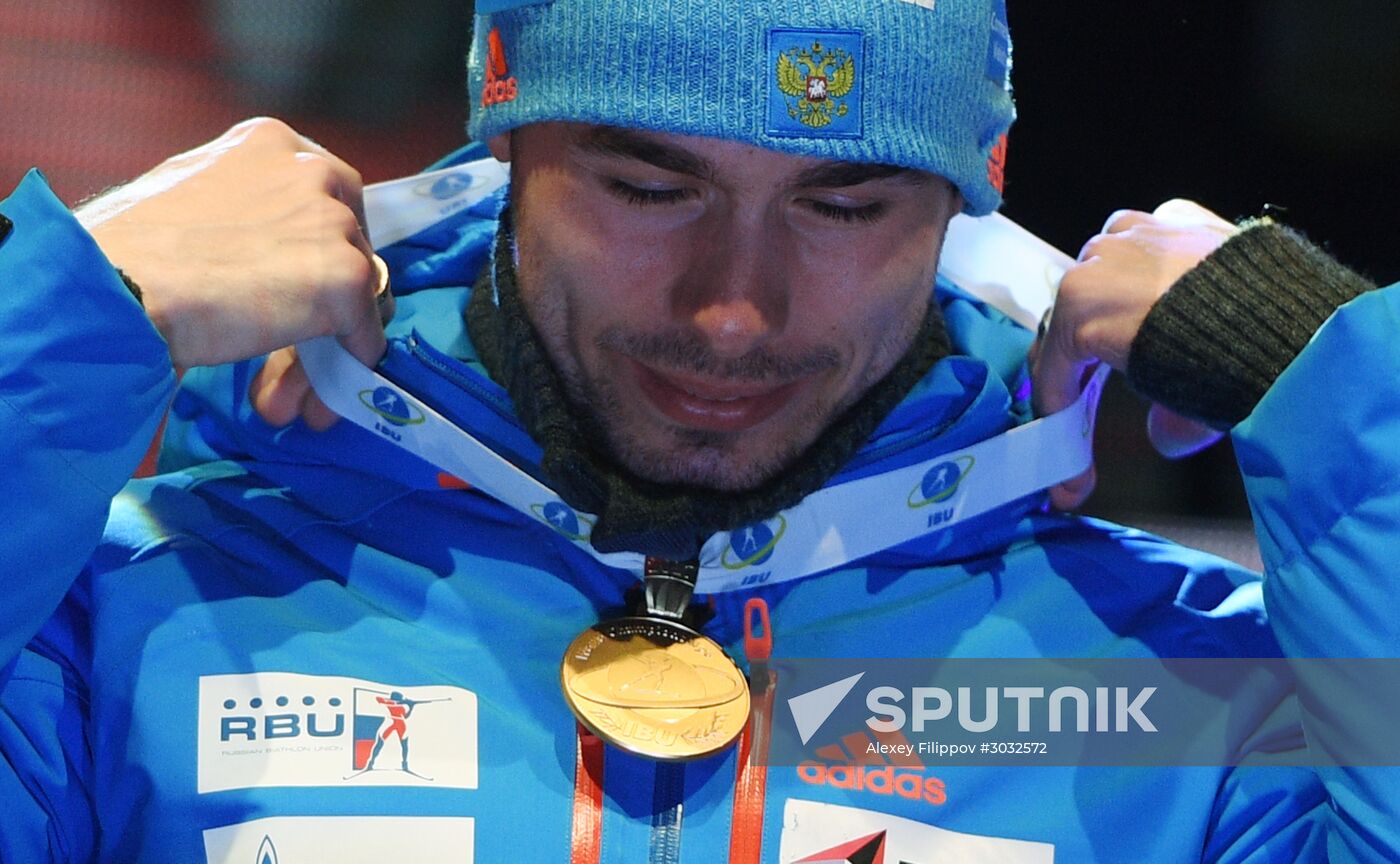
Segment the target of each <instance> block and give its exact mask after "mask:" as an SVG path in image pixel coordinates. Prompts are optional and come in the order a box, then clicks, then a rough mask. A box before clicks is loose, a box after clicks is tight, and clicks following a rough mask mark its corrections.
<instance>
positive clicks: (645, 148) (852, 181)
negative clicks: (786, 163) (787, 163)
mask: <svg viewBox="0 0 1400 864" xmlns="http://www.w3.org/2000/svg"><path fill="white" fill-rule="evenodd" d="M574 148H575V149H576V150H578V151H580V152H583V153H588V154H591V155H594V156H602V157H604V158H609V159H635V160H637V161H639V162H645V163H647V164H648V165H653V166H655V167H657V168H660V169H662V170H663V171H671V172H673V173H676V174H684V175H687V176H689V177H696V178H698V179H701V180H706V181H710V180H713V179H714V177H715V167H714V165H713V164H711V163H710V161H709V160H708V159H705V158H703V157H701V156H697V155H695V154H694V153H691V152H689V151H687V150H684V149H682V148H680V147H673V146H671V145H669V144H666V143H664V142H661V141H657V140H656V139H654V138H650V137H647V136H646V135H642V134H639V133H636V132H633V131H632V130H629V129H621V128H618V127H616V126H599V127H597V128H594V129H590V130H588V131H587V132H585V133H584V134H583V135H581V136H580V137H579V138H578V139H577V140H576V141H575V142H574ZM872 180H894V181H896V182H899V183H903V184H908V185H911V186H927V185H930V184H931V183H932V182H933V175H931V174H928V173H927V172H924V171H919V170H916V169H913V168H901V167H899V166H898V165H884V164H879V163H866V162H838V161H831V162H823V163H821V164H819V165H813V166H812V167H810V168H805V169H803V170H802V171H800V172H798V173H797V174H796V175H795V176H794V177H793V178H792V179H791V181H789V183H788V185H789V186H790V187H792V188H794V189H840V188H844V187H847V186H859V185H860V184H862V183H868V182H870V181H872Z"/></svg>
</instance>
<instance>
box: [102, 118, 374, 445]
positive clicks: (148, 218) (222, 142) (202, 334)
mask: <svg viewBox="0 0 1400 864" xmlns="http://www.w3.org/2000/svg"><path fill="white" fill-rule="evenodd" d="M361 195H362V183H361V179H360V175H359V173H358V172H356V171H355V169H353V168H351V167H350V166H349V165H347V164H346V163H345V162H343V161H341V160H340V159H339V158H337V157H335V156H334V155H332V154H331V153H329V152H327V151H326V150H325V149H324V148H322V147H320V146H319V145H317V144H316V143H315V142H312V141H310V140H308V139H307V138H304V137H302V136H301V135H299V134H297V133H296V132H295V131H294V130H292V129H291V128H290V127H288V126H287V125H286V124H284V123H282V122H280V121H277V120H271V119H267V118H260V119H255V120H248V121H246V122H244V123H240V124H239V125H237V126H235V127H233V128H232V129H230V130H229V131H228V132H226V133H224V134H223V135H222V136H220V137H219V138H217V139H215V140H214V141H211V142H209V143H208V144H205V145H204V146H202V147H198V148H196V149H194V150H191V151H189V152H188V153H184V154H181V155H179V156H175V157H173V158H171V159H168V160H167V161H165V162H164V163H162V164H161V165H159V166H157V167H156V168H155V169H153V170H152V171H150V172H149V173H147V174H145V175H143V176H142V177H140V178H138V179H137V180H135V181H133V182H132V183H129V184H127V185H125V186H122V187H120V188H117V189H115V190H113V191H111V192H108V193H106V194H104V195H102V196H101V197H99V198H97V199H96V200H94V201H92V202H90V203H89V204H87V205H85V206H84V207H82V208H81V209H80V210H79V211H78V214H77V215H78V218H79V220H80V221H81V222H82V223H83V225H84V227H86V228H87V229H88V230H89V232H90V233H91V234H92V236H93V237H94V238H95V239H96V241H97V243H98V245H99V246H100V247H101V248H102V251H103V252H104V253H105V254H106V255H107V257H108V259H110V260H111V261H112V263H113V264H114V265H116V266H118V267H120V268H122V270H123V271H125V272H126V273H127V275H128V276H130V277H131V278H132V280H134V281H135V282H136V283H137V284H138V285H139V286H140V287H141V293H142V302H143V303H144V304H145V306H146V311H147V314H149V315H150V317H151V321H152V322H153V323H154V324H155V326H156V328H157V329H158V330H159V331H160V333H161V335H162V336H164V337H165V340H166V343H167V344H168V345H169V346H170V357H171V360H172V361H173V362H174V364H175V366H176V367H177V368H188V367H191V366H203V365H213V364H218V363H224V362H229V361H233V360H242V359H245V358H248V357H255V356H258V355H261V354H265V353H269V352H276V353H274V354H273V357H271V358H270V359H269V362H268V365H267V367H266V368H265V369H264V372H263V374H262V375H260V376H259V380H258V381H257V382H255V384H254V387H253V395H254V404H255V405H256V406H257V408H258V410H259V412H260V413H262V414H263V416H264V417H265V418H267V419H269V420H270V421H272V422H274V423H279V422H280V423H286V422H290V421H291V420H292V419H294V418H295V417H296V416H297V414H299V413H300V414H303V415H304V416H305V417H306V419H307V420H308V422H311V423H312V424H313V425H316V426H325V425H329V423H330V422H333V420H334V415H333V414H331V413H330V412H329V411H328V410H327V409H325V407H324V406H322V405H320V403H319V401H318V400H315V397H314V395H313V394H311V391H310V387H309V384H307V383H306V376H305V374H304V373H303V372H302V371H301V368H300V364H299V363H297V362H296V361H295V355H294V353H293V352H291V350H290V349H288V346H291V345H293V344H295V343H297V342H300V341H302V340H304V339H309V338H312V337H315V336H325V335H335V336H337V337H339V338H340V341H341V342H342V343H343V344H344V345H345V347H346V348H347V349H348V350H349V351H350V352H351V353H352V354H354V355H355V356H356V357H357V358H359V359H360V361H361V362H363V363H366V364H368V365H373V364H374V363H375V362H377V361H378V360H379V358H380V356H381V355H382V354H383V352H384V345H385V342H384V330H383V325H382V324H381V322H380V316H379V312H378V310H377V309H376V308H375V303H374V293H375V289H376V287H377V285H378V279H377V276H376V273H375V270H374V267H373V265H372V264H371V260H370V259H371V255H372V254H373V253H372V250H371V249H370V245H369V241H368V240H367V239H366V238H365V233H364V227H363V226H364V209H363V204H362V201H361ZM279 349H287V350H279Z"/></svg>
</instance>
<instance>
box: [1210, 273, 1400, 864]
mask: <svg viewBox="0 0 1400 864" xmlns="http://www.w3.org/2000/svg"><path fill="white" fill-rule="evenodd" d="M1234 440H1235V448H1236V452H1237V454H1238V457H1239V461H1240V467H1241V470H1242V472H1243V474H1244V477H1245V485H1246V490H1247V492H1248V494H1249V499H1250V505H1251V507H1252V508H1253V512H1254V519H1255V525H1256V530H1257V532H1258V534H1259V539H1260V546H1261V552H1262V555H1263V559H1264V564H1265V571H1266V574H1267V575H1266V579H1265V583H1264V599H1265V605H1266V607H1267V609H1268V613H1269V618H1270V620H1271V622H1272V626H1273V628H1274V631H1275V634H1276V636H1277V638H1278V641H1279V644H1280V646H1281V647H1282V648H1283V651H1284V653H1285V654H1286V655H1288V656H1289V657H1295V658H1386V657H1391V658H1393V657H1397V656H1400V612H1397V609H1398V608H1400V604H1398V603H1397V599H1400V286H1392V287H1390V288H1386V289H1382V290H1379V291H1373V292H1369V293H1367V294H1364V295H1362V296H1361V297H1358V298H1357V299H1355V300H1353V301H1351V302H1350V303H1348V304H1347V305H1345V306H1343V307H1342V308H1341V309H1339V310H1338V311H1337V312H1336V314H1334V315H1333V316H1332V318H1331V319H1329V320H1328V322H1327V323H1326V324H1324V325H1323V327H1322V328H1321V329H1320V330H1319V331H1318V333H1317V335H1316V336H1315V337H1314V338H1313V340H1312V342H1311V343H1310V344H1309V345H1308V346H1307V348H1305V349H1304V350H1303V352H1302V353H1301V354H1299V356H1298V357H1297V358H1296V359H1295V360H1294V361H1293V363H1292V364H1290V365H1289V367H1288V368H1287V369H1285V370H1284V372H1283V374H1282V375H1281V376H1280V377H1279V378H1278V380H1277V381H1276V382H1275V383H1274V385H1273V386H1272V387H1271V388H1270V390H1269V391H1268V392H1267V393H1266V394H1265V396H1264V398H1263V400H1261V401H1260V403H1259V405H1258V406H1257V407H1256V408H1255V410H1254V412H1253V413H1252V414H1251V415H1250V416H1249V417H1248V418H1247V419H1246V420H1245V421H1244V422H1243V423H1241V424H1240V425H1239V426H1238V427H1237V428H1236V430H1235V432H1234ZM1397 662H1400V661H1397ZM1334 668H1335V669H1338V670H1343V671H1344V672H1345V671H1346V670H1351V671H1353V672H1354V671H1355V670H1356V669H1358V668H1359V664H1352V665H1351V666H1347V665H1343V664H1336V665H1335V667H1334ZM1319 683H1320V682H1319V681H1317V680H1310V677H1309V676H1306V675H1300V677H1299V696H1300V701H1301V704H1302V714H1303V725H1304V729H1305V731H1306V734H1307V736H1308V745H1309V747H1310V748H1311V749H1314V750H1317V751H1319V752H1322V753H1326V754H1341V753H1348V752H1356V746H1355V745H1356V742H1357V741H1358V740H1365V739H1364V736H1367V735H1374V734H1375V730H1376V729H1377V727H1378V726H1379V725H1380V724H1381V723H1382V722H1383V721H1384V720H1385V719H1386V717H1387V716H1388V709H1387V708H1386V707H1385V706H1386V705H1388V704H1393V702H1394V697H1393V695H1391V694H1387V693H1383V692H1382V691H1383V690H1384V689H1385V688H1382V687H1378V686H1377V685H1376V682H1375V681H1374V680H1367V676H1365V675H1356V676H1355V677H1354V678H1352V679H1351V680H1348V679H1347V678H1346V677H1345V675H1343V676H1341V677H1339V676H1330V677H1329V679H1328V681H1327V682H1326V687H1325V692H1324V688H1319V687H1317V686H1316V685H1317V684H1319ZM1391 720H1392V722H1393V717H1392V718H1391ZM1342 761H1343V763H1345V760H1342ZM1317 773H1318V775H1319V777H1320V778H1321V780H1322V782H1323V784H1324V786H1325V788H1326V791H1327V793H1328V805H1327V808H1328V809H1327V812H1326V814H1325V824H1326V828H1327V835H1328V836H1327V844H1328V855H1329V858H1330V860H1332V861H1396V860H1400V768H1377V767H1372V768H1365V767H1324V768H1320V769H1318V772H1317Z"/></svg>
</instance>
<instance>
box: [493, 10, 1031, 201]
mask: <svg viewBox="0 0 1400 864" xmlns="http://www.w3.org/2000/svg"><path fill="white" fill-rule="evenodd" d="M476 12H477V16H476V35H475V38H474V40H473V43H472V50H471V57H470V60H469V64H468V73H469V74H468V83H469V88H470V91H471V94H472V99H473V102H472V111H471V120H470V123H469V124H468V129H469V131H470V134H471V136H472V138H474V139H475V140H478V141H484V140H487V139H488V138H490V137H491V136H493V135H497V134H499V133H501V132H505V131H507V130H509V129H513V128H515V127H516V126H523V125H526V124H529V123H538V122H543V121H550V120H570V121H576V122H583V123H598V124H605V125H611V126H622V127H630V128H639V129H652V130H658V131H665V132H676V133H680V134H685V135H702V136H708V137H714V138H724V139H729V140H733V141H741V142H744V143H747V144H753V145H755V146H758V147H764V148H767V149H770V150H778V151H781V152H785V153H795V154H800V155H805V156H815V157H819V158H823V159H836V160H841V161H848V162H875V163H884V164H889V165H898V166H902V167H909V168H919V169H923V170H926V171H931V172H933V173H935V174H938V175H941V176H943V177H946V178H948V179H949V180H950V181H952V182H953V183H954V184H955V185H956V186H957V187H958V188H959V189H960V190H961V191H962V194H963V198H964V200H965V208H964V209H965V210H966V212H968V213H971V214H974V215H982V214H985V213H989V212H991V211H993V210H995V209H996V208H997V207H998V206H999V205H1000V203H1001V187H1002V182H1001V178H1002V172H1003V166H1004V163H1005V156H1006V138H1005V134H1006V130H1007V128H1008V127H1009V126H1010V125H1011V121H1012V119H1013V118H1014V116H1015V109H1014V107H1013V105H1012V101H1011V84H1010V72H1011V37H1010V33H1009V31H1008V29H1007V26H1006V0H478V2H477V4H476Z"/></svg>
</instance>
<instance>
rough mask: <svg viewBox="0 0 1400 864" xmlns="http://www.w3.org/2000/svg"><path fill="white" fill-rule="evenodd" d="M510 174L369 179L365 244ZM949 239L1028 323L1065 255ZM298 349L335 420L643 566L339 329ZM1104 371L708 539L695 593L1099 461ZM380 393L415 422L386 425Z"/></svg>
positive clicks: (955, 515) (1022, 240)
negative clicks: (1043, 413)
mask: <svg viewBox="0 0 1400 864" xmlns="http://www.w3.org/2000/svg"><path fill="white" fill-rule="evenodd" d="M504 182H505V180H504V175H503V174H502V171H501V168H500V165H499V163H496V162H494V161H493V160H483V161H482V162H473V163H470V164H469V165H464V166H458V167H456V168H449V169H443V170H440V171H436V172H432V173H431V174H429V175H422V176H420V177H410V178H406V179H403V180H396V181H391V182H390V183H387V184H380V185H379V186H371V187H367V188H366V189H365V202H366V212H367V214H369V217H370V224H371V230H370V237H371V241H372V242H373V243H374V244H375V246H376V247H379V246H382V245H384V244H385V243H386V242H391V238H392V239H403V238H404V237H408V236H412V234H414V233H417V231H421V230H423V229H424V228H426V227H429V226H431V225H432V224H435V223H436V222H437V221H441V220H443V219H446V218H450V217H451V216H452V215H453V214H455V213H457V212H458V211H460V210H462V209H463V208H465V207H468V206H470V205H471V204H472V203H475V202H476V201H478V200H480V198H481V197H483V196H484V195H486V194H490V193H491V192H493V191H495V190H496V189H498V188H500V186H501V185H502V184H503V183H504ZM435 188H436V189H439V190H440V191H442V192H454V195H456V197H451V198H450V200H445V201H438V202H436V206H432V207H430V206H427V205H424V204H422V203H421V202H417V201H414V200H411V199H413V197H414V196H415V195H416V196H417V197H423V196H424V195H425V194H427V193H429V192H431V190H433V189H435ZM425 190H427V191H426V192H425ZM405 202H407V203H405ZM959 218H963V217H959ZM956 221H957V220H955V222H956ZM955 236H956V238H957V242H958V244H959V247H960V248H959V249H958V250H957V251H956V252H953V254H948V253H946V252H945V255H944V261H945V262H946V266H944V267H943V269H942V271H941V272H944V273H945V275H950V269H951V271H952V272H951V276H952V277H953V278H954V282H955V284H957V285H958V287H959V288H962V289H964V290H966V291H968V292H969V293H972V294H974V295H976V296H978V297H979V298H981V299H983V300H984V301H986V302H989V303H991V304H993V305H996V306H997V307H998V308H1001V309H1003V310H1004V311H1006V312H1007V314H1008V315H1009V316H1010V317H1012V318H1015V319H1017V320H1021V319H1026V320H1029V321H1031V322H1032V324H1033V323H1034V321H1036V320H1038V319H1039V317H1040V316H1041V315H1042V314H1043V312H1044V310H1045V309H1046V308H1049V301H1050V298H1051V296H1052V295H1051V294H1050V293H1049V292H1048V291H1047V289H1046V288H1045V286H1046V285H1053V284H1054V283H1055V282H1057V281H1058V277H1059V275H1060V274H1062V273H1063V272H1064V268H1065V267H1067V266H1068V264H1069V263H1070V261H1069V259H1068V258H1067V257H1065V256H1063V255H1061V254H1060V253H1058V252H1054V250H1053V249H1051V248H1050V247H1048V246H1046V245H1045V244H1044V243H1043V242H1041V241H1040V240H1038V239H1036V238H1034V237H1033V236H1032V235H1030V234H1028V233H1027V232H1025V231H1024V230H1023V229H1021V228H1019V227H1017V226H1015V224H1014V223H1011V222H1010V221H1009V220H1006V219H1004V218H1001V217H996V218H994V219H993V218H989V219H980V220H966V221H964V222H962V223H959V224H958V226H957V228H956V230H954V229H950V232H949V237H950V238H954V237H955ZM969 250H972V251H969ZM977 250H981V251H980V252H978V251H977ZM950 251H951V250H950ZM974 253H976V254H974ZM979 262H981V263H979ZM1008 280H1014V281H1008ZM1013 284H1014V285H1016V286H1017V287H1015V288H1012V287H1007V286H1009V285H1013ZM297 353H298V355H299V356H300V358H301V362H302V365H303V366H304V367H305V369H306V373H307V376H308V377H309V378H310V380H311V384H312V386H313V387H314V388H315V390H316V394H317V395H318V396H319V397H320V398H321V400H322V401H323V402H325V403H326V405H327V406H328V407H329V408H331V410H333V411H335V412H336V413H337V414H339V415H340V416H341V417H344V418H346V419H347V420H349V421H350V422H352V423H355V424H356V425H358V426H361V427H363V428H365V429H366V430H368V431H370V432H371V433H372V434H375V435H379V436H381V437H384V438H386V439H388V440H390V441H392V442H393V443H394V444H395V445H397V446H399V447H401V448H403V449H404V450H407V451H409V452H411V453H413V454H415V455H416V456H418V457H419V458H421V459H423V460H424V461H426V462H427V463H429V464H431V465H433V466H435V467H437V468H438V469H439V470H441V471H444V472H446V473H448V474H450V475H453V476H455V477H459V478H461V479H462V480H464V481H465V482H466V483H468V484H470V485H471V486H472V487H473V488H475V489H477V490H479V491H481V492H483V493H485V494H487V495H489V496H491V497H493V498H495V499H497V500H498V501H500V502H502V503H503V504H506V505H507V506H510V507H513V508H515V509H516V510H518V511H520V512H521V513H523V514H525V515H527V516H529V517H530V518H532V519H534V520H536V521H539V522H541V523H543V524H545V525H548V526H549V527H551V528H553V529H554V530H555V531H556V533H558V534H559V535H560V536H561V537H563V538H564V539H566V540H567V541H568V542H571V543H573V544H574V545H576V546H577V547H578V548H579V549H581V550H583V551H584V552H586V553H587V554H589V555H591V556H593V557H594V558H596V559H597V560H598V561H599V562H601V563H602V564H604V565H607V566H609V567H617V568H621V569H625V570H629V571H631V572H633V573H636V574H637V575H638V576H639V577H640V576H641V575H642V574H643V572H644V565H645V557H644V556H643V555H641V554H640V553H632V552H622V553H608V554H605V553H601V552H598V551H597V550H595V549H594V548H593V547H592V545H591V544H590V543H589V541H588V534H589V531H590V529H591V526H592V525H593V524H595V522H596V519H595V517H594V516H593V515H592V514H589V513H582V512H579V511H576V510H574V509H573V508H572V507H570V506H569V505H568V504H566V503H565V502H564V501H563V499H561V498H560V497H559V496H558V495H557V494H555V492H554V491H553V490H552V489H550V488H549V487H548V486H546V485H545V484H543V483H541V482H540V481H539V480H537V479H535V478H534V477H532V476H531V475H530V474H528V473H526V472H525V471H522V470H521V469H519V468H517V467H516V466H514V465H512V464H511V463H510V462H509V461H507V460H506V459H505V458H504V457H502V456H501V455H499V454H498V453H496V452H495V451H493V450H491V448H489V447H488V446H486V445H485V444H483V443H481V442H480V441H478V440H477V439H476V438H475V437H473V436H472V435H471V434H470V433H468V432H467V431H466V430H464V429H461V428H460V427H458V426H456V425H455V424H453V423H452V422H451V421H449V420H448V419H447V418H445V417H443V416H442V415H441V414H439V413H438V412H436V411H434V410H433V409H432V408H431V407H429V406H428V405H426V404H425V403H423V402H422V401H421V400H419V399H417V398H416V397H414V396H413V395H412V394H410V393H408V392H406V391H405V390H403V389H402V388H400V387H399V386H398V385H396V384H395V383H394V382H392V381H390V380H388V379H387V378H385V377H384V376H383V375H381V374H380V373H378V372H376V371H374V370H372V369H369V368H366V367H365V366H364V365H363V364H361V363H360V362H359V361H358V360H356V359H355V358H354V357H352V356H351V355H350V354H349V353H348V352H346V351H345V350H344V349H343V348H342V347H341V346H340V344H339V343H338V342H336V340H335V339H334V338H333V337H322V338H319V339H313V340H310V341H307V342H303V343H301V344H300V345H298V346H297ZM1107 374H1108V367H1106V366H1102V367H1100V368H1099V369H1098V371H1096V372H1095V374H1094V375H1093V377H1092V379H1091V380H1090V382H1089V385H1088V386H1087V387H1086V388H1085V389H1084V392H1083V393H1082V394H1081V395H1080V397H1079V399H1078V401H1076V402H1075V403H1074V404H1073V405H1070V406H1069V407H1068V408H1065V409H1064V410H1062V411H1059V412H1057V413H1056V414H1053V415H1051V416H1048V417H1043V418H1041V419H1039V420H1035V421H1033V422H1031V423H1027V424H1025V425H1023V426H1018V427H1017V428H1015V429H1012V430H1010V431H1008V432H1005V433H1003V434H1001V435H998V436H996V437H994V438H990V439H988V440H986V441H983V442H981V443H979V444H976V445H974V446H972V447H968V448H966V449H963V450H959V451H955V452H951V453H947V454H945V455H942V456H938V457H935V458H933V459H930V460H927V461H925V462H922V463H919V464H916V465H910V466H907V467H905V468H901V469H898V470H895V471H890V472H886V473H883V474H878V475H874V476H870V477H863V478H860V479H857V480H851V481H848V482H845V483H840V484H838V485H834V486H828V487H825V488H822V489H819V490H818V491H816V492H813V493H812V494H810V495H808V496H807V497H806V498H804V499H803V500H802V501H801V502H799V503H798V504H796V505H795V506H793V507H791V508H789V509H787V510H784V511H782V512H780V513H778V514H776V515H775V516H774V517H773V518H771V519H769V520H767V521H765V522H761V523H756V524H754V525H749V526H745V527H743V528H740V529H737V530H735V531H723V532H719V533H717V534H714V535H713V536H711V537H710V538H709V539H708V540H707V541H706V542H705V544H704V545H703V547H702V548H701V551H700V556H699V559H700V575H699V579H698V581H697V583H696V586H695V590H696V592H698V593H701V594H711V593H716V592H722V591H733V590H737V589H740V588H743V587H747V586H751V585H759V584H775V583H778V582H783V581H787V580H790V579H800V578H802V577H804V576H809V575H812V574H814V573H819V572H822V571H825V570H830V569H832V568H835V567H840V566H842V565H844V564H847V563H849V562H851V561H855V560H858V559H860V558H864V557H866V556H868V555H871V554H874V553H877V552H880V551H883V550H885V549H890V548H893V547H895V546H899V545H902V544H904V543H907V542H909V541H911V540H915V539H917V538H920V537H924V536H927V535H930V534H933V533H935V532H941V531H946V530H948V529H950V528H952V527H954V526H956V525H958V524H960V523H962V522H965V521H966V520H968V519H972V518H975V517H977V516H980V515H982V514H984V513H987V512H989V511H991V510H994V509H996V508H998V507H1001V506H1003V505H1005V504H1009V503H1011V502H1013V501H1016V500H1018V499H1020V498H1024V497H1026V496H1028V495H1032V494H1034V493H1036V492H1039V491H1041V490H1043V489H1047V488H1049V487H1051V486H1054V485H1055V484H1057V483H1060V482H1063V481H1065V480H1068V479H1070V478H1072V477H1076V476H1078V475H1079V474H1081V473H1083V472H1084V471H1086V470H1088V468H1089V466H1090V465H1091V464H1092V462H1093V430H1094V419H1095V410H1096V408H1097V406H1098V397H1099V393H1100V392H1101V389H1102V387H1103V383H1104V379H1105V378H1106V377H1107ZM381 400H382V401H383V405H387V406H392V408H393V411H392V413H394V414H395V415H396V416H401V417H403V418H411V422H405V423H403V424H402V425H397V424H396V425H393V428H392V429H388V428H385V419H384V418H385V410H384V408H383V407H382V406H381V405H380V402H381ZM872 514H879V515H878V517H873V516H872Z"/></svg>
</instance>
